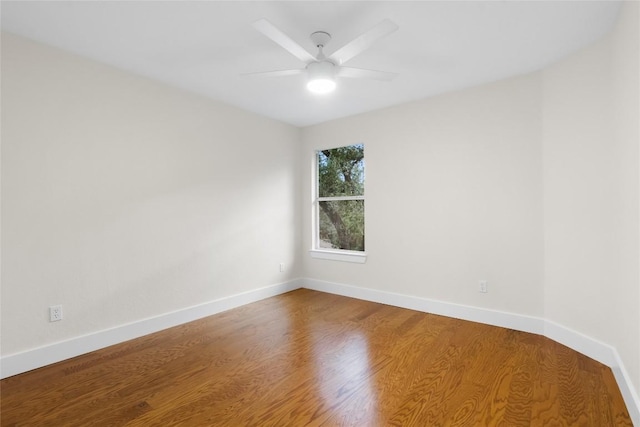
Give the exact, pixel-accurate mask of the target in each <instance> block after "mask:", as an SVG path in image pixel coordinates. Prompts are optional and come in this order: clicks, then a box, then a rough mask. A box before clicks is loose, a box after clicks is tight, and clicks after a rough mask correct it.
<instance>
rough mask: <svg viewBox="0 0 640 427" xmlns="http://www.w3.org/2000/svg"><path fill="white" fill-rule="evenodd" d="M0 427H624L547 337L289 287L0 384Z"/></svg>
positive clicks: (617, 406) (577, 364) (617, 403)
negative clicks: (282, 293) (287, 291)
mask: <svg viewBox="0 0 640 427" xmlns="http://www.w3.org/2000/svg"><path fill="white" fill-rule="evenodd" d="M0 387H1V388H0V391H1V399H2V401H1V409H2V412H1V417H2V422H1V423H2V426H13V425H24V426H62V425H64V426H67V425H68V426H74V425H77V426H86V425H93V426H95V425H99V426H103V425H104V426H107V425H117V426H119V425H129V426H150V425H159V426H172V425H187V426H306V425H309V426H320V425H325V426H598V427H602V426H630V425H632V424H631V421H630V419H629V415H628V413H627V410H626V408H625V405H624V403H623V401H622V397H621V395H620V392H619V390H618V388H617V385H616V383H615V380H614V378H613V375H612V373H611V370H610V369H609V368H607V367H605V366H603V365H601V364H599V363H597V362H595V361H593V360H591V359H589V358H587V357H586V356H583V355H581V354H578V353H576V352H574V351H572V350H570V349H568V348H566V347H564V346H562V345H560V344H557V343H555V342H553V341H551V340H549V339H547V338H544V337H541V336H538V335H532V334H527V333H522V332H516V331H513V330H509V329H503V328H497V327H492V326H486V325H482V324H478V323H472V322H465V321H460V320H455V319H450V318H446V317H441V316H435V315H430V314H425V313H421V312H416V311H411V310H406V309H401V308H396V307H391V306H387V305H383V304H376V303H371V302H365V301H360V300H355V299H350V298H345V297H341V296H336V295H331V294H325V293H320V292H315V291H310V290H305V289H301V290H297V291H293V292H290V293H288V294H284V295H280V296H277V297H273V298H269V299H266V300H263V301H260V302H257V303H254V304H250V305H247V306H243V307H240V308H237V309H234V310H230V311H227V312H224V313H221V314H218V315H215V316H211V317H208V318H206V319H202V320H199V321H196V322H192V323H189V324H186V325H182V326H178V327H175V328H172V329H169V330H166V331H162V332H159V333H156V334H153V335H149V336H146V337H143V338H140V339H137V340H133V341H130V342H126V343H123V344H119V345H116V346H113V347H110V348H107V349H103V350H100V351H96V352H93V353H90V354H87V355H84V356H80V357H77V358H74V359H71V360H67V361H64V362H60V363H58V364H55V365H51V366H48V367H45V368H41V369H38V370H35V371H32V372H28V373H25V374H21V375H17V376H14V377H11V378H7V379H5V380H3V381H2V382H1V383H0Z"/></svg>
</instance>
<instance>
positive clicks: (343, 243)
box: [314, 144, 365, 262]
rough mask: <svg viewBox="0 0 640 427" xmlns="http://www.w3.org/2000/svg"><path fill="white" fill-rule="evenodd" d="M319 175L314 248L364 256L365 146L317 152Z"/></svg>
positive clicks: (316, 194) (316, 192) (351, 146)
mask: <svg viewBox="0 0 640 427" xmlns="http://www.w3.org/2000/svg"><path fill="white" fill-rule="evenodd" d="M316 176H317V181H316V191H315V203H314V212H315V239H314V242H315V243H314V249H315V250H317V251H333V252H345V251H349V252H360V255H362V254H363V253H364V248H365V246H364V238H365V236H364V177H365V171H364V145H363V144H354V145H349V146H346V147H339V148H333V149H328V150H319V151H317V153H316ZM359 262H364V261H359Z"/></svg>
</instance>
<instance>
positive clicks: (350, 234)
mask: <svg viewBox="0 0 640 427" xmlns="http://www.w3.org/2000/svg"><path fill="white" fill-rule="evenodd" d="M319 211H320V221H319V223H320V224H319V225H320V227H319V239H320V240H319V242H318V247H320V248H333V249H346V250H350V251H364V200H331V201H326V202H320V209H319Z"/></svg>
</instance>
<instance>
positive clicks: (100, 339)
mask: <svg viewBox="0 0 640 427" xmlns="http://www.w3.org/2000/svg"><path fill="white" fill-rule="evenodd" d="M301 287H304V288H307V289H313V290H317V291H321V292H327V293H332V294H336V295H343V296H347V297H351V298H357V299H362V300H366V301H372V302H378V303H381V304H387V305H392V306H396V307H402V308H408V309H411V310H416V311H422V312H426V313H432V314H438V315H441V316H447V317H453V318H456V319H462V320H469V321H472V322H479V323H485V324H488V325H494V326H500V327H503V328H509V329H514V330H518V331H523V332H529V333H534V334H539V335H544V336H546V337H548V338H550V339H552V340H554V341H557V342H559V343H561V344H563V345H566V346H567V347H569V348H572V349H574V350H576V351H578V352H580V353H582V354H584V355H586V356H588V357H591V358H592V359H595V360H597V361H599V362H600V363H603V364H605V365H607V366H609V367H610V368H611V370H612V371H613V373H614V375H615V378H616V381H617V382H618V387H619V388H620V392H621V393H622V396H623V398H624V401H625V403H626V405H627V409H628V411H629V415H630V416H631V419H632V420H633V423H634V424H635V425H637V426H640V398H638V394H637V392H636V391H635V388H634V387H633V383H632V381H631V378H630V377H629V375H628V373H627V371H626V369H625V367H624V364H623V363H622V360H621V359H620V356H619V355H618V352H617V350H616V349H615V348H613V347H611V346H610V345H608V344H605V343H602V342H600V341H597V340H595V339H593V338H590V337H588V336H586V335H583V334H581V333H579V332H576V331H574V330H571V329H569V328H566V327H564V326H562V325H559V324H557V323H555V322H552V321H549V320H546V319H542V318H538V317H533V316H525V315H521V314H515V313H508V312H503V311H498V310H489V309H483V308H478V307H471V306H466V305H461V304H454V303H449V302H444V301H438V300H432V299H427V298H419V297H415V296H410V295H402V294H397V293H394V292H386V291H380V290H375V289H368V288H362V287H357V286H351V285H345V284H341V283H333V282H325V281H321V280H315V279H295V280H291V281H289V282H285V283H280V284H276V285H272V286H266V287H264V288H259V289H255V290H252V291H248V292H243V293H240V294H236V295H231V296H229V297H225V298H220V299H217V300H214V301H210V302H207V303H204V304H200V305H197V306H193V307H188V308H185V309H182V310H178V311H175V312H171V313H166V314H163V315H160V316H156V317H152V318H148V319H143V320H140V321H138V322H134V323H130V324H126V325H122V326H118V327H116V328H112V329H107V330H103V331H99V332H96V333H93V334H89V335H85V336H81V337H77V338H73V339H70V340H66V341H61V342H57V343H54V344H50V345H47V346H44V347H39V348H36V349H33V350H28V351H25V352H21V353H16V354H11V355H8V356H4V357H2V358H1V359H0V378H6V377H10V376H13V375H17V374H20V373H23V372H27V371H30V370H32V369H36V368H40V367H43V366H46V365H50V364H52V363H56V362H60V361H62V360H66V359H69V358H72V357H76V356H79V355H81V354H85V353H89V352H91V351H95V350H99V349H101V348H105V347H108V346H110V345H113V344H118V343H121V342H124V341H128V340H131V339H134V338H138V337H141V336H144V335H148V334H150V333H154V332H158V331H161V330H163V329H167V328H171V327H173V326H177V325H181V324H184V323H187V322H191V321H194V320H197V319H201V318H203V317H207V316H211V315H213V314H216V313H220V312H223V311H226V310H230V309H232V308H235V307H240V306H242V305H245V304H249V303H252V302H256V301H259V300H262V299H265V298H269V297H272V296H275V295H279V294H283V293H285V292H289V291H293V290H295V289H299V288H301Z"/></svg>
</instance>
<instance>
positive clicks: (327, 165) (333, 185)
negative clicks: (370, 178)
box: [318, 144, 364, 197]
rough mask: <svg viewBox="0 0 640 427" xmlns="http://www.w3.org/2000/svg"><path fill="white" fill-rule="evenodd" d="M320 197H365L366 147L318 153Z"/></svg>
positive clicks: (352, 146)
mask: <svg viewBox="0 0 640 427" xmlns="http://www.w3.org/2000/svg"><path fill="white" fill-rule="evenodd" d="M318 179H319V186H320V197H337V196H362V195H364V145H363V144H355V145H349V146H347V147H340V148H334V149H331V150H322V151H319V152H318Z"/></svg>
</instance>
